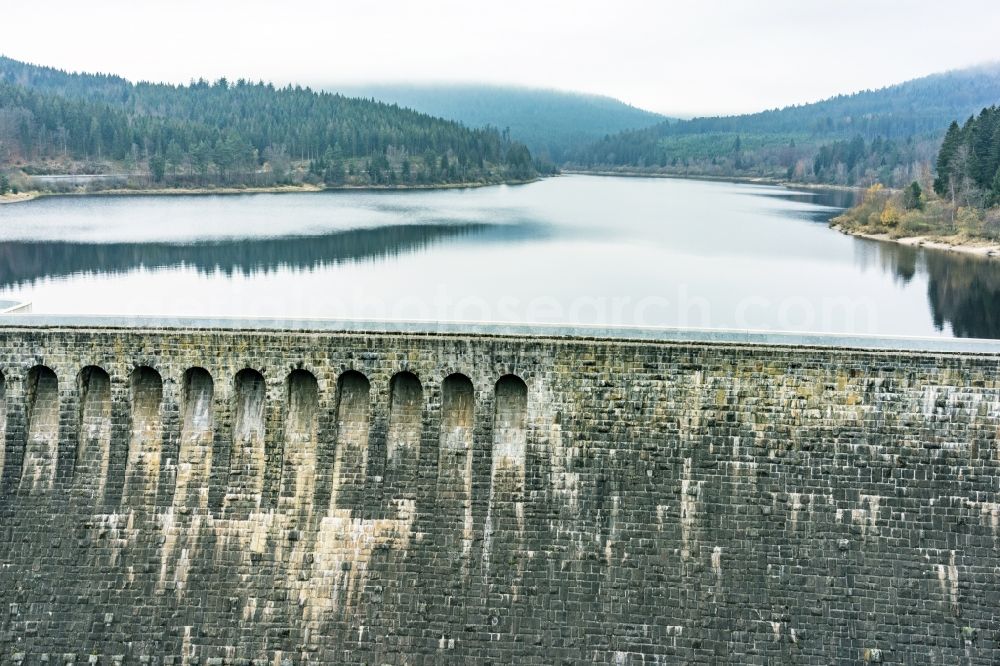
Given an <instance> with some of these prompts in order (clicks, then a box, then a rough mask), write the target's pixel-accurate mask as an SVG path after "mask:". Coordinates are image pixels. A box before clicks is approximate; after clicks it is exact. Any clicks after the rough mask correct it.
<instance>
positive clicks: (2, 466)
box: [0, 372, 7, 478]
mask: <svg viewBox="0 0 1000 666" xmlns="http://www.w3.org/2000/svg"><path fill="white" fill-rule="evenodd" d="M6 465H7V378H6V377H4V374H3V372H0V478H2V475H3V473H4V472H5V471H6V469H7V467H6Z"/></svg>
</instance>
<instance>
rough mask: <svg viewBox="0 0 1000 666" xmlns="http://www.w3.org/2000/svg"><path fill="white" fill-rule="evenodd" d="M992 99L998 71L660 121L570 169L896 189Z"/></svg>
mask: <svg viewBox="0 0 1000 666" xmlns="http://www.w3.org/2000/svg"><path fill="white" fill-rule="evenodd" d="M997 99H1000V66H997V65H985V66H980V67H972V68H968V69H963V70H956V71H951V72H944V73H941V74H934V75H932V76H927V77H923V78H920V79H914V80H912V81H907V82H905V83H900V84H898V85H894V86H889V87H887V88H882V89H880V90H866V91H863V92H859V93H855V94H852V95H838V96H836V97H831V98H829V99H827V100H823V101H821V102H816V103H812V104H802V105H795V106H789V107H785V108H781V109H772V110H769V111H762V112H759V113H752V114H746V115H739V116H725V117H706V118H695V119H692V120H687V121H681V122H661V123H660V124H658V125H654V126H653V127H649V128H646V129H640V130H631V131H625V132H620V133H617V134H611V135H609V136H606V137H604V138H603V139H602V140H600V141H597V142H595V143H593V144H591V145H589V146H585V147H581V148H579V149H578V150H577V151H576V152H575V153H574V154H573V157H572V158H571V162H572V163H573V164H572V166H575V167H576V168H582V169H591V170H632V171H644V172H651V173H666V174H678V175H690V176H699V175H701V176H706V175H707V176H720V177H731V176H739V177H763V178H773V179H777V180H790V181H794V182H814V183H829V184H837V185H864V186H867V185H871V184H873V183H882V184H883V185H885V186H888V187H904V186H906V185H908V184H909V183H911V182H912V181H914V180H919V179H924V178H926V176H927V174H929V173H930V171H931V170H932V168H933V165H934V161H935V158H936V155H937V150H938V147H939V146H940V145H941V139H942V137H943V136H944V133H945V130H946V129H947V127H948V124H949V123H951V122H952V121H953V120H954V119H955V118H965V117H967V116H968V115H969V114H970V113H978V112H979V111H980V110H981V109H982V108H983V107H986V106H990V105H992V104H995V103H996V101H997Z"/></svg>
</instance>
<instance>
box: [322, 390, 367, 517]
mask: <svg viewBox="0 0 1000 666" xmlns="http://www.w3.org/2000/svg"><path fill="white" fill-rule="evenodd" d="M370 393H371V384H370V383H369V382H368V378H367V377H365V376H364V375H363V374H361V373H360V372H357V371H355V370H348V371H347V372H345V373H344V374H342V375H341V376H340V379H339V380H338V382H337V448H336V450H335V451H334V457H333V491H332V493H331V497H330V507H331V508H333V509H349V510H357V509H359V508H360V507H361V505H362V500H363V494H364V491H365V476H366V471H367V467H368V433H369V430H370V421H371V395H370Z"/></svg>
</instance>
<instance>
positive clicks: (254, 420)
mask: <svg viewBox="0 0 1000 666" xmlns="http://www.w3.org/2000/svg"><path fill="white" fill-rule="evenodd" d="M266 397H267V387H266V386H265V384H264V376H263V375H262V374H260V373H259V372H257V371H256V370H252V369H250V368H246V369H244V370H240V371H239V372H238V373H237V374H236V377H235V378H234V379H233V424H232V441H231V442H230V453H229V481H228V485H227V488H226V495H225V498H224V511H225V514H226V515H227V517H230V518H246V517H247V515H248V514H249V512H250V511H252V510H254V509H257V508H259V507H260V502H261V493H262V491H263V488H264V465H265V461H266V459H267V458H266V451H265V442H264V430H265V425H264V418H265V416H264V409H265V403H266Z"/></svg>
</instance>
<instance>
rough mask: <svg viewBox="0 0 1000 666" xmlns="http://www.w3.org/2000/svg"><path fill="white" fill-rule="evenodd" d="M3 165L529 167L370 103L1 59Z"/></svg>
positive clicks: (363, 170) (143, 171) (521, 151)
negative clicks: (136, 79) (144, 79)
mask: <svg viewBox="0 0 1000 666" xmlns="http://www.w3.org/2000/svg"><path fill="white" fill-rule="evenodd" d="M0 170H3V171H5V172H7V173H6V175H7V176H8V178H9V179H16V178H17V175H18V174H19V173H26V174H45V173H121V172H124V173H128V174H130V175H132V176H134V177H135V178H136V179H137V181H142V180H143V179H144V178H145V179H147V180H148V181H151V182H154V183H166V184H178V185H183V184H225V185H245V184H253V185H262V184H263V185H269V184H276V183H298V182H312V183H316V184H320V183H326V184H329V185H343V184H350V185H393V184H426V185H431V184H443V183H474V182H500V181H506V180H523V179H528V178H531V177H533V176H534V175H535V174H536V171H535V167H534V163H533V160H532V157H531V155H530V153H529V151H528V150H527V148H526V147H525V146H524V145H523V144H521V143H518V142H513V141H510V140H509V139H507V138H506V137H504V136H503V135H501V133H500V132H498V131H497V130H495V129H469V128H465V127H462V126H461V125H459V124H457V123H454V122H450V121H446V120H442V119H438V118H433V117H430V116H428V115H424V114H421V113H418V112H415V111H412V110H408V109H402V108H399V107H398V106H395V105H387V104H382V103H377V102H373V101H369V100H362V99H351V98H347V97H343V96H341V95H336V94H330V93H322V92H314V91H312V90H310V89H308V88H302V87H298V86H296V87H291V86H289V87H285V88H275V87H274V86H273V85H271V84H267V83H260V82H258V83H253V82H249V81H245V80H242V79H241V80H239V81H235V82H232V81H227V80H225V79H220V80H218V81H215V82H212V83H209V82H207V81H203V80H202V81H197V82H194V83H191V84H190V85H186V86H175V85H165V84H152V83H137V84H133V83H130V82H128V81H126V80H124V79H122V78H119V77H115V76H106V75H90V74H69V73H66V72H62V71H59V70H55V69H51V68H47V67H37V66H34V65H27V64H24V63H20V62H17V61H14V60H11V59H8V58H0Z"/></svg>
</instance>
